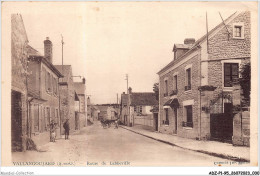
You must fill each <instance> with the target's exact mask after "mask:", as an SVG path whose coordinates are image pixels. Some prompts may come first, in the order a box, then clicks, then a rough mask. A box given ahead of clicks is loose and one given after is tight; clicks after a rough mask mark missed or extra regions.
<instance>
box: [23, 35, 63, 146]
mask: <svg viewBox="0 0 260 176" xmlns="http://www.w3.org/2000/svg"><path fill="white" fill-rule="evenodd" d="M44 51H45V52H44V56H42V55H41V54H40V53H39V52H38V51H37V50H35V49H34V48H32V47H31V46H28V55H29V58H28V61H29V62H28V72H29V76H28V105H29V120H28V122H29V124H28V125H29V134H30V136H31V137H32V138H33V139H35V140H37V138H41V140H43V138H42V137H41V136H42V135H40V134H42V133H45V132H46V133H47V135H48V136H49V132H50V123H51V121H52V120H54V122H55V123H57V130H56V134H57V137H60V127H61V122H60V112H59V111H60V109H59V89H58V80H59V78H61V77H62V74H61V73H60V72H59V71H58V70H57V69H56V68H55V67H54V65H53V64H52V42H51V41H50V40H49V38H48V37H47V38H46V40H45V41H44ZM46 140H47V141H46V142H48V141H49V139H48V138H46Z"/></svg>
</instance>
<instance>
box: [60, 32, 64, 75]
mask: <svg viewBox="0 0 260 176" xmlns="http://www.w3.org/2000/svg"><path fill="white" fill-rule="evenodd" d="M63 45H64V42H63V36H62V34H61V69H62V74H63Z"/></svg>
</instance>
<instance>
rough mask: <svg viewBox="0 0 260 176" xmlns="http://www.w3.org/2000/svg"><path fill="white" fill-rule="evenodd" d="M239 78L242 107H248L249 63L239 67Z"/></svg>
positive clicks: (249, 90) (249, 87)
mask: <svg viewBox="0 0 260 176" xmlns="http://www.w3.org/2000/svg"><path fill="white" fill-rule="evenodd" d="M240 75H241V77H240V78H239V79H238V81H239V84H240V86H241V89H242V95H243V96H244V98H243V100H242V106H250V92H251V63H250V62H247V63H245V64H243V65H242V66H241V70H240Z"/></svg>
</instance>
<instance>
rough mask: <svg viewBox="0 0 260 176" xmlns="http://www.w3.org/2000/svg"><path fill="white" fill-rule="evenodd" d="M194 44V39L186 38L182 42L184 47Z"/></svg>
mask: <svg viewBox="0 0 260 176" xmlns="http://www.w3.org/2000/svg"><path fill="white" fill-rule="evenodd" d="M194 43H195V38H186V39H185V40H184V44H185V45H193V44H194Z"/></svg>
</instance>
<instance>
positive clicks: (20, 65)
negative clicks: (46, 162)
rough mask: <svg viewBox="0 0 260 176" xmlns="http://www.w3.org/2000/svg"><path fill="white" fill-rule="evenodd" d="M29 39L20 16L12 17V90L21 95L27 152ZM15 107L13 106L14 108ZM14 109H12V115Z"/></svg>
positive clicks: (23, 136)
mask: <svg viewBox="0 0 260 176" xmlns="http://www.w3.org/2000/svg"><path fill="white" fill-rule="evenodd" d="M27 45H28V39H27V34H26V31H25V27H24V24H23V19H22V16H21V15H20V14H12V15H11V64H12V65H11V66H12V67H11V74H12V76H11V79H12V80H11V89H12V90H14V91H16V92H19V93H21V124H20V125H21V126H22V134H21V138H22V139H21V144H20V147H21V149H22V150H26V147H25V139H26V136H27V134H26V133H27V126H26V125H27V123H26V119H27V86H26V76H27V74H26V69H27V57H28V51H27ZM12 107H13V106H12ZM13 111H14V109H12V114H13V113H15V112H13ZM12 130H14V129H12Z"/></svg>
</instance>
